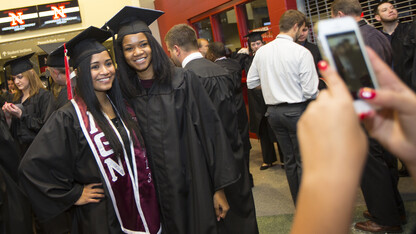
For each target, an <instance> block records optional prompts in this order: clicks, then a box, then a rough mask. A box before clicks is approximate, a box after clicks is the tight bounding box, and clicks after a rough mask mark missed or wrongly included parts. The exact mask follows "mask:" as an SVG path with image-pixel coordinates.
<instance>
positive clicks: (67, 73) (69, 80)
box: [64, 43, 73, 100]
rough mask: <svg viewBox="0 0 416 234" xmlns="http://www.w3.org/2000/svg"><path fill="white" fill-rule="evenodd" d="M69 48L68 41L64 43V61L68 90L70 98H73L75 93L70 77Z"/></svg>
mask: <svg viewBox="0 0 416 234" xmlns="http://www.w3.org/2000/svg"><path fill="white" fill-rule="evenodd" d="M67 52H68V50H67V49H66V43H64V53H65V56H64V61H65V75H66V91H67V94H68V100H71V99H72V97H73V95H72V85H71V78H70V77H69V75H70V74H69V62H68V55H67Z"/></svg>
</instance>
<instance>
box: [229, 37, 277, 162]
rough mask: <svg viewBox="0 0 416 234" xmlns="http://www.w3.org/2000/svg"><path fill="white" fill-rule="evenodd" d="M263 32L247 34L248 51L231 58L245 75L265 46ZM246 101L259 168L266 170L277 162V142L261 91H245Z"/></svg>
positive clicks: (242, 51)
mask: <svg viewBox="0 0 416 234" xmlns="http://www.w3.org/2000/svg"><path fill="white" fill-rule="evenodd" d="M265 32H267V31H254V32H251V33H249V34H247V35H246V36H245V37H248V45H249V47H248V49H247V48H242V49H241V50H240V51H238V53H237V54H234V55H233V56H232V58H234V59H236V60H237V61H239V63H240V66H241V69H242V70H244V71H245V73H246V75H247V74H248V71H249V70H250V66H251V63H252V62H253V58H254V55H255V54H256V51H257V50H258V49H259V48H260V47H261V46H263V45H265V44H266V43H265V42H264V41H263V38H262V37H261V35H262V34H263V33H265ZM247 99H248V113H249V120H250V122H249V127H250V131H251V132H253V133H255V134H256V135H257V137H258V138H259V140H260V147H261V154H262V156H263V164H262V165H261V166H260V170H266V169H268V168H269V167H271V166H273V163H274V162H276V161H277V157H276V151H275V148H274V142H277V140H276V137H275V136H274V133H273V130H272V129H271V127H270V125H269V122H268V121H267V118H266V116H265V114H266V111H267V106H266V103H265V102H264V99H263V93H262V91H261V89H249V90H247ZM278 150H279V156H280V162H283V154H282V153H281V152H280V148H278Z"/></svg>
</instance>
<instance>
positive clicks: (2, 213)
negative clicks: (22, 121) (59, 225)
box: [0, 110, 32, 233]
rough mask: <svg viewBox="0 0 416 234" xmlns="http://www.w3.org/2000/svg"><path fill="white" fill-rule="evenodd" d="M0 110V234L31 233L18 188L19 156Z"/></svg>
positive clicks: (24, 200) (29, 217)
mask: <svg viewBox="0 0 416 234" xmlns="http://www.w3.org/2000/svg"><path fill="white" fill-rule="evenodd" d="M3 117H4V116H3V111H1V110H0V233H32V213H31V208H30V203H29V201H28V199H27V197H26V196H25V195H24V193H23V192H22V191H21V189H20V188H19V186H18V181H17V167H18V165H19V161H20V158H19V155H18V153H17V148H16V147H15V143H14V139H13V137H12V136H11V134H10V132H9V128H8V126H7V124H6V122H5V121H4V119H3Z"/></svg>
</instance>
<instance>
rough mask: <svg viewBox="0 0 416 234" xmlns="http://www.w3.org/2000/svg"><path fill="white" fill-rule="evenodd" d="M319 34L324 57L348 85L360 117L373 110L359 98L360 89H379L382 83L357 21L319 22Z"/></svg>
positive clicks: (343, 19)
mask: <svg viewBox="0 0 416 234" xmlns="http://www.w3.org/2000/svg"><path fill="white" fill-rule="evenodd" d="M317 30H318V45H319V49H320V51H321V54H322V55H323V57H324V59H325V60H327V61H328V62H329V64H330V65H331V66H332V67H334V68H335V69H336V70H337V71H338V73H339V75H340V76H341V77H342V79H343V80H344V81H345V83H346V84H347V86H348V89H349V90H350V92H351V95H352V96H353V98H354V108H355V111H356V113H357V114H360V113H365V112H368V111H370V110H372V109H373V108H372V107H371V106H370V105H369V104H368V103H367V102H365V101H363V100H360V99H359V97H358V92H359V90H360V88H362V87H370V88H373V89H377V88H378V83H377V80H376V77H375V75H374V71H373V68H372V66H371V63H370V60H369V59H368V56H367V52H366V50H365V44H364V40H363V38H362V36H361V32H360V29H359V27H358V24H357V22H356V21H355V19H354V18H352V17H341V18H334V19H327V20H321V21H319V22H318V25H317Z"/></svg>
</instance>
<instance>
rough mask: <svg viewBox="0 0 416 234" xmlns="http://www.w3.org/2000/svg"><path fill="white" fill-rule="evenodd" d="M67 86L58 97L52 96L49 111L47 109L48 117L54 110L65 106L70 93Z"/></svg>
mask: <svg viewBox="0 0 416 234" xmlns="http://www.w3.org/2000/svg"><path fill="white" fill-rule="evenodd" d="M66 90H67V89H66V86H65V87H63V88H62V89H61V91H60V92H59V94H58V97H56V98H51V101H50V103H49V105H48V108H47V111H46V117H49V116H50V115H51V114H52V113H53V112H54V111H56V110H58V109H59V108H61V107H63V106H64V105H65V104H66V103H67V102H69V100H68V94H67V91H66ZM45 122H46V120H45Z"/></svg>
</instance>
